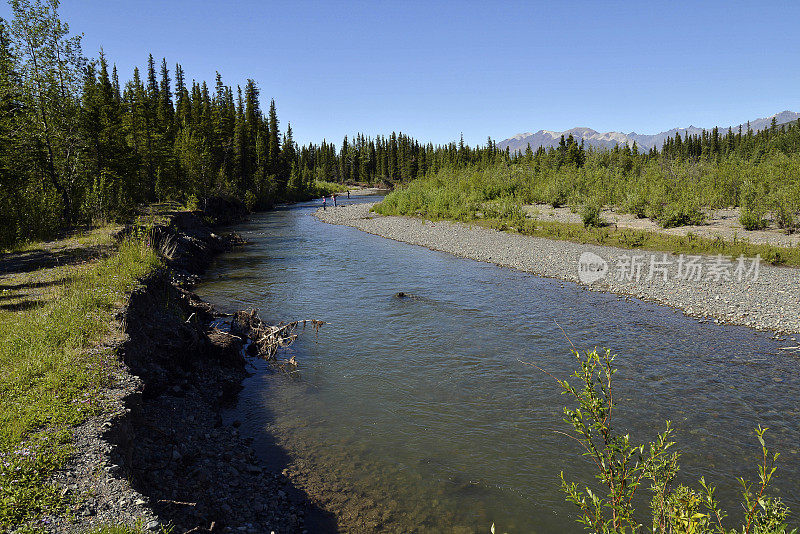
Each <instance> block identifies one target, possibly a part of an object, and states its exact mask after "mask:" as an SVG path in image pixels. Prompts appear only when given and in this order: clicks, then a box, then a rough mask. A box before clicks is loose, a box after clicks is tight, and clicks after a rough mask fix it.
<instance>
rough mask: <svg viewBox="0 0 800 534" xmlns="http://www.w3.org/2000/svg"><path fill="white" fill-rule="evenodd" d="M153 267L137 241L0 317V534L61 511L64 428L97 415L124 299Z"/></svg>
mask: <svg viewBox="0 0 800 534" xmlns="http://www.w3.org/2000/svg"><path fill="white" fill-rule="evenodd" d="M158 265H159V262H158V259H157V257H156V254H155V253H154V252H153V251H152V249H150V248H149V247H146V246H144V245H143V244H142V243H141V242H133V241H129V242H124V243H122V244H120V246H119V247H118V250H117V251H116V253H114V254H112V255H111V256H109V257H107V258H104V259H102V260H98V261H96V262H94V263H91V264H88V265H86V264H84V265H82V266H81V267H80V268H74V267H61V268H59V269H60V274H61V275H63V279H64V280H65V281H64V283H63V284H61V285H57V286H53V287H52V288H51V290H50V291H51V295H50V297H51V298H50V299H48V300H47V301H45V302H44V304H42V305H41V306H39V307H34V308H31V309H28V310H25V311H0V398H1V399H2V404H0V530H7V529H10V528H12V527H16V526H19V525H26V527H25V528H26V529H30V530H32V529H34V525H35V521H36V520H37V519H38V518H39V517H40V516H41V515H42V514H43V513H45V512H53V511H58V510H62V511H63V509H64V507H65V506H66V504H67V503H65V502H64V500H63V499H62V498H61V497H60V494H59V492H58V490H57V489H56V488H55V487H54V486H53V485H51V484H50V483H49V478H50V476H51V474H52V473H53V471H54V470H55V469H57V468H59V467H60V466H61V465H63V464H64V462H65V461H66V459H67V458H68V457H69V455H70V454H71V452H72V450H73V448H72V439H71V428H72V427H74V426H75V425H77V424H80V423H81V422H82V421H84V420H85V419H86V418H87V417H88V416H90V415H92V414H95V413H98V412H99V411H100V410H102V409H103V407H102V406H101V404H100V392H101V390H102V389H103V388H105V387H107V386H108V385H109V381H110V379H111V376H112V373H111V370H112V369H113V367H114V366H115V365H117V361H116V355H115V354H114V351H113V349H112V348H110V347H109V344H110V342H111V341H113V339H115V336H118V335H119V332H118V331H117V330H116V329H117V326H116V324H117V323H116V321H115V320H114V314H115V312H116V310H118V309H119V307H120V305H121V304H122V303H123V302H124V299H125V296H126V295H127V294H128V293H129V292H130V291H131V290H132V289H133V288H134V287H135V285H136V284H137V280H140V279H142V278H143V277H145V276H146V275H147V274H148V273H150V272H152V271H153V270H154V269H156V268H157V267H158Z"/></svg>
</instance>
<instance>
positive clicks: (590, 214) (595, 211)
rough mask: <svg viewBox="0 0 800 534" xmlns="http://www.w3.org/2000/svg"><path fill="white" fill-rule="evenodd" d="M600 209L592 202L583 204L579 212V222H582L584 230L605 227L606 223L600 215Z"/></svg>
mask: <svg viewBox="0 0 800 534" xmlns="http://www.w3.org/2000/svg"><path fill="white" fill-rule="evenodd" d="M601 212H602V207H601V206H600V205H599V204H596V203H594V202H589V203H587V204H584V206H583V209H582V210H581V220H582V221H583V226H584V228H599V227H601V226H605V225H606V222H605V221H604V220H603V217H602V216H601V215H600V214H601Z"/></svg>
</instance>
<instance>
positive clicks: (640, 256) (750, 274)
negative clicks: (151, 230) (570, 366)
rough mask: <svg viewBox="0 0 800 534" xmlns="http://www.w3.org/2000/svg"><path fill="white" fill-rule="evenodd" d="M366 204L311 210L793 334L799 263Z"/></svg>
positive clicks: (390, 234) (797, 323)
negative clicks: (568, 237) (612, 242)
mask: <svg viewBox="0 0 800 534" xmlns="http://www.w3.org/2000/svg"><path fill="white" fill-rule="evenodd" d="M372 206H373V204H351V205H346V206H340V207H338V208H328V209H327V210H321V209H320V210H318V211H317V212H316V213H315V216H316V217H318V218H319V219H320V220H322V221H324V222H327V223H331V224H341V225H347V226H352V227H354V228H357V229H359V230H363V231H365V232H368V233H371V234H375V235H379V236H382V237H387V238H389V239H394V240H397V241H403V242H406V243H411V244H414V245H420V246H423V247H427V248H430V249H433V250H439V251H442V252H447V253H450V254H455V255H457V256H462V257H465V258H471V259H474V260H478V261H485V262H490V263H495V264H498V265H502V266H506V267H511V268H514V269H518V270H521V271H526V272H530V273H533V274H536V275H538V276H544V277H549V278H559V279H562V280H567V281H569V282H575V283H578V284H582V285H584V286H585V287H587V288H588V289H592V290H596V291H607V292H612V293H618V294H621V295H627V296H633V297H636V298H640V299H643V300H647V301H653V302H657V303H660V304H664V305H668V306H672V307H675V308H678V309H680V310H682V311H683V312H684V313H686V314H687V315H692V316H697V317H703V318H707V319H711V320H715V321H717V322H724V323H730V324H738V325H745V326H749V327H752V328H757V329H762V330H773V331H775V332H778V333H780V334H787V335H793V334H797V333H800V269H791V268H786V267H773V266H770V265H768V264H765V263H764V262H761V263H760V264H758V265H755V266H754V265H753V261H752V260H750V259H741V260H740V259H737V258H723V257H714V256H678V255H674V254H669V253H668V254H664V253H662V252H653V251H646V250H627V249H620V248H615V247H603V246H596V245H584V244H579V243H572V242H569V241H556V240H551V239H545V238H538V237H532V236H523V235H520V234H513V233H508V232H501V231H498V230H492V229H488V228H482V227H480V226H477V225H468V224H463V223H456V222H450V221H437V222H431V221H424V220H421V219H415V218H409V217H384V216H381V215H377V214H375V213H371V212H370V211H369V210H370V208H371V207H372ZM579 268H581V269H583V271H582V274H581V276H579ZM592 278H597V280H592ZM581 279H583V281H581Z"/></svg>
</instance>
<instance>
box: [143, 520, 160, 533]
mask: <svg viewBox="0 0 800 534" xmlns="http://www.w3.org/2000/svg"><path fill="white" fill-rule="evenodd" d="M160 526H161V525H159V524H158V521H155V520H153V521H150V522H149V523H147V525H145V527H144V528H146V529H147V530H153V531H155V530H158V529H159V528H160Z"/></svg>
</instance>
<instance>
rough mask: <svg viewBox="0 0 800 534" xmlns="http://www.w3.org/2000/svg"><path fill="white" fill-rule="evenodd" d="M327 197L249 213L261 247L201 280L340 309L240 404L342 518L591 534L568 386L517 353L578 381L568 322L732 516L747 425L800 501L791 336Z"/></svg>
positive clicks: (208, 292)
mask: <svg viewBox="0 0 800 534" xmlns="http://www.w3.org/2000/svg"><path fill="white" fill-rule="evenodd" d="M363 200H364V199H355V198H354V200H353V201H363ZM367 200H369V199H367ZM317 207H318V203H306V204H298V205H294V206H291V207H287V208H283V209H279V210H276V211H273V212H269V213H264V214H259V215H256V216H254V217H253V218H252V220H250V221H249V222H247V223H245V224H243V225H240V226H237V227H236V228H235V230H236V231H237V232H239V233H240V234H242V235H243V236H244V237H245V238H246V239H247V240H248V241H250V242H251V245H249V246H247V247H245V248H243V249H242V250H239V251H236V252H234V253H231V254H227V255H225V256H223V257H221V258H219V259H218V260H217V261H216V263H215V265H214V266H213V268H212V270H211V271H210V273H209V275H208V277H207V280H208V281H207V282H205V283H204V284H203V285H202V286H201V287H199V288H198V292H199V293H200V294H201V296H203V297H204V298H206V299H207V300H209V301H210V302H212V303H213V304H215V305H217V306H218V307H219V308H221V309H224V310H228V311H230V310H234V309H241V308H245V307H256V308H258V309H260V310H261V313H262V316H263V317H264V318H265V319H266V320H268V321H273V322H277V321H289V320H294V319H311V318H314V319H322V320H325V321H327V322H330V323H331V324H330V325H327V326H325V327H323V329H322V330H321V331H320V334H319V338H318V339H316V338H315V336H314V334H313V333H310V332H309V333H307V334H305V335H302V336H301V338H300V340H299V341H298V343H296V344H295V345H294V346H293V347H292V348H291V349H289V350H290V351H291V353H292V354H294V355H295V356H296V358H297V360H299V362H300V370H301V376H300V378H299V379H292V378H290V377H289V376H287V375H284V374H280V373H270V372H268V371H267V369H266V368H265V367H264V366H263V365H260V366H258V371H257V372H256V373H255V374H254V375H253V376H252V377H251V378H249V379H248V380H246V381H245V384H244V385H245V389H244V391H243V392H242V394H241V396H240V399H239V406H238V408H237V410H236V413H235V414H233V415H232V417H236V418H238V419H241V420H242V421H243V425H242V432H243V433H245V434H249V435H251V436H253V437H254V438H256V442H255V443H256V445H258V443H259V442H263V443H267V442H269V441H270V440H273V439H274V440H275V441H277V444H278V445H280V446H281V447H282V448H284V449H285V450H286V451H287V452H288V453H289V455H290V456H291V458H292V459H293V460H292V464H291V466H290V467H289V471H290V472H291V473H292V474H293V477H294V478H295V480H296V481H297V483H298V485H300V486H302V487H303V488H304V489H305V490H306V491H307V492H308V493H309V494H310V495H312V496H313V497H314V498H316V499H318V500H319V501H320V502H321V503H322V505H323V507H325V508H327V509H329V510H331V511H334V512H335V513H336V514H337V515H338V517H339V518H340V523H341V529H342V531H353V532H371V531H385V532H488V531H489V526H490V525H491V524H492V523H493V522H494V523H496V525H497V529H498V532H515V533H520V532H525V533H528V532H581V529H580V527H579V525H577V524H575V523H574V518H575V513H574V510H573V505H571V504H569V503H566V502H565V501H564V497H563V494H562V493H561V491H560V484H559V480H558V474H559V472H560V471H562V470H563V471H564V473H565V475H566V476H567V478H568V479H572V480H576V481H581V480H582V481H590V480H591V477H592V475H593V472H592V471H591V469H590V466H589V465H588V464H587V462H586V460H585V459H584V458H583V457H582V456H581V454H580V450H579V449H578V446H577V444H576V443H574V442H572V441H571V440H569V439H568V438H566V437H565V436H563V435H561V434H558V433H557V432H556V431H558V430H562V431H564V430H567V428H566V426H565V424H564V423H563V422H562V420H561V418H562V410H563V406H564V403H565V402H568V399H567V398H566V397H564V396H562V395H560V392H559V389H558V386H557V384H555V383H554V382H553V380H552V379H551V378H549V377H548V376H546V375H545V374H543V373H541V372H539V371H537V370H536V369H535V368H533V367H530V366H525V365H523V364H521V363H520V362H519V360H520V359H521V360H524V361H530V362H533V363H535V364H536V365H538V366H539V367H541V368H543V369H546V370H547V371H548V372H550V373H552V374H554V375H555V376H559V377H566V376H567V375H569V373H570V372H572V371H573V370H574V368H575V366H576V362H575V359H574V357H573V356H571V354H570V344H569V342H568V341H567V340H566V339H565V337H564V334H563V333H562V330H561V328H563V330H564V332H566V333H567V334H568V335H569V337H570V339H571V341H572V343H574V344H575V346H576V347H579V348H581V349H588V348H592V347H594V346H598V347H609V348H611V349H612V351H613V352H615V353H616V354H618V357H617V360H616V363H617V366H618V367H619V373H618V374H617V388H618V389H617V393H616V398H617V399H618V400H619V402H620V409H619V411H618V412H617V416H618V420H617V425H618V426H619V427H620V428H624V429H625V430H626V431H629V432H630V433H631V435H632V437H633V438H634V439H636V440H649V439H652V438H653V437H654V435H655V433H656V432H657V431H659V430H661V429H662V428H663V426H664V421H665V420H666V419H671V420H672V421H673V423H674V426H675V428H676V434H675V437H676V441H677V442H678V446H679V448H680V450H681V451H682V454H683V456H682V462H681V465H682V470H681V480H683V481H688V482H692V484H693V485H695V486H696V484H695V482H696V480H697V479H698V478H699V477H700V476H705V477H706V480H709V481H712V482H713V483H715V484H717V485H718V487H719V490H718V491H719V497H720V498H721V499H722V501H723V503H724V504H727V508H728V510H729V511H730V512H732V513H735V512H736V510H735V508H737V507H738V505H734V504H731V503H732V501H731V499H732V498H733V497H736V490H737V482H736V480H735V477H736V476H739V475H746V476H749V477H751V478H756V476H757V474H756V472H755V461H756V459H757V456H758V454H759V452H760V451H759V448H758V442H757V440H756V437H755V435H754V434H753V428H754V427H755V426H756V425H758V424H762V425H764V426H768V427H770V430H769V433H768V434H767V440H768V445H769V446H770V448H771V449H773V450H775V451H780V452H781V453H782V456H781V458H780V463H779V471H778V475H777V488H776V492H777V493H778V494H779V495H780V496H781V498H782V499H783V500H784V501H785V502H787V503H788V504H789V505H790V506H791V507H792V508H793V509H794V510H797V511H800V454H798V452H799V450H798V449H800V425H798V415H800V401H798V399H800V379H799V378H798V372H797V368H798V365H797V364H798V360H797V358H796V357H792V356H790V355H787V354H784V353H781V351H780V350H778V348H779V347H781V346H784V345H785V344H786V342H780V341H776V340H774V339H772V337H771V336H770V335H769V334H766V333H760V332H755V331H753V330H749V329H746V328H743V327H731V326H722V325H715V324H708V323H701V322H699V321H697V320H695V319H692V318H687V317H685V316H683V315H682V314H680V313H677V312H675V311H674V310H671V309H670V308H666V307H660V306H656V305H653V304H648V303H643V302H639V301H625V300H620V299H619V298H617V297H616V296H614V295H608V294H602V293H596V292H592V291H586V290H583V289H581V288H579V287H577V286H575V285H573V284H568V283H562V282H559V281H557V280H550V279H543V278H538V277H536V276H533V275H530V274H526V273H522V272H518V271H514V270H511V269H506V268H502V267H498V266H495V265H490V264H486V263H480V262H475V261H470V260H465V259H462V258H457V257H454V256H450V255H447V254H444V253H440V252H434V251H430V250H427V249H424V248H421V247H416V246H412V245H407V244H404V243H398V242H395V241H390V240H387V239H383V238H380V237H376V236H372V235H369V234H366V233H363V232H360V231H358V230H355V229H352V228H349V227H343V226H333V225H328V224H324V223H321V222H319V221H318V220H316V219H315V218H313V217H312V216H311V213H312V211H313V210H314V209H316V208H317ZM328 209H331V208H328ZM400 291H402V292H404V293H406V294H409V295H411V296H412V297H411V298H402V299H400V298H396V297H395V296H394V295H395V294H396V293H398V292H400ZM559 325H560V327H559ZM793 523H797V521H796V519H795V520H793Z"/></svg>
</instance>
